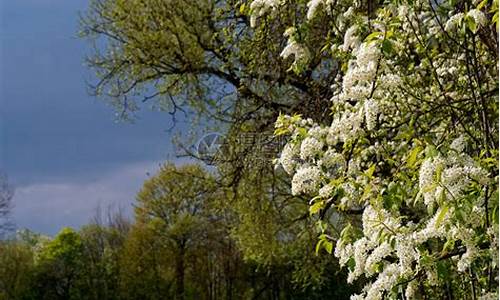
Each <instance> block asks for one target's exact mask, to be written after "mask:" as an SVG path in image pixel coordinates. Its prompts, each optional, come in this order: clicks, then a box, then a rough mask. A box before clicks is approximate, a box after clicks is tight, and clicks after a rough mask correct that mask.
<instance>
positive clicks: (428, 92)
mask: <svg viewBox="0 0 500 300" xmlns="http://www.w3.org/2000/svg"><path fill="white" fill-rule="evenodd" d="M242 9H243V10H245V9H247V10H248V12H249V14H250V16H251V18H250V21H251V25H252V26H253V27H254V28H255V30H256V32H262V31H265V30H266V28H268V27H269V26H272V24H273V21H274V22H289V24H287V25H288V26H289V28H288V29H287V30H286V31H285V32H284V33H283V34H284V36H286V37H287V38H288V43H287V44H286V46H285V47H284V49H283V51H282V53H281V56H282V58H283V59H285V60H286V61H289V63H290V66H291V67H290V70H289V71H290V72H293V73H295V74H301V73H303V72H307V71H308V70H311V68H312V66H313V65H314V61H313V60H314V57H318V56H321V57H329V58H330V59H331V62H332V64H331V65H332V68H334V69H336V71H337V72H336V76H335V80H334V83H333V85H332V86H331V89H332V91H333V97H331V105H330V107H328V108H325V110H326V109H328V111H329V112H330V113H331V118H324V119H327V120H328V121H326V122H318V121H313V119H315V120H318V118H317V116H304V117H303V116H301V115H281V116H280V117H279V118H278V120H277V122H276V132H275V133H276V135H288V136H290V139H289V142H288V143H287V144H286V146H285V147H284V149H283V151H282V153H281V156H280V158H279V159H277V163H278V165H279V166H281V167H282V168H283V169H284V171H286V173H288V174H289V175H290V176H292V186H291V188H292V193H293V194H295V195H307V196H309V198H310V202H309V205H310V213H311V215H313V216H314V217H316V218H317V220H318V227H319V228H320V230H321V235H320V238H319V242H318V245H317V249H318V250H319V249H321V248H325V249H326V250H327V251H328V252H334V255H335V256H336V257H338V258H339V260H340V263H341V265H342V266H345V267H347V268H348V270H349V277H348V281H349V282H353V281H355V280H359V279H362V280H364V281H365V282H367V284H366V285H365V287H364V289H363V290H362V291H360V293H359V294H357V295H353V296H352V297H351V299H387V298H403V299H415V298H417V299H419V298H423V299H428V298H432V299H434V298H446V299H455V298H465V299H471V298H472V299H477V298H482V299H488V298H489V297H491V299H493V298H494V299H496V298H497V297H498V296H497V293H498V287H497V286H498V277H497V273H498V251H497V250H498V76H497V74H498V64H497V61H498V40H497V30H498V1H496V0H495V1H491V0H484V1H462V0H450V1H437V0H408V1H406V0H401V1H395V0H394V1H385V2H381V1H378V2H373V1H367V2H363V1H344V0H312V1H308V2H304V1H284V0H255V1H253V2H251V4H250V6H249V8H246V7H243V8H242ZM290 10H295V11H296V14H295V18H285V17H283V15H284V14H285V12H289V11H290ZM325 27H326V29H327V34H326V35H323V39H322V40H318V39H317V38H314V39H311V37H312V36H315V37H317V34H316V35H315V32H317V31H318V30H322V31H324V30H325ZM306 117H311V118H306ZM331 223H335V226H331V225H330V226H328V224H331Z"/></svg>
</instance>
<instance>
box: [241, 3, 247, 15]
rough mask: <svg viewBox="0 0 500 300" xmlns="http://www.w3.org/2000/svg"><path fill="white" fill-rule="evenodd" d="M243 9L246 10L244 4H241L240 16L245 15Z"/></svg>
mask: <svg viewBox="0 0 500 300" xmlns="http://www.w3.org/2000/svg"><path fill="white" fill-rule="evenodd" d="M245 8H246V6H245V3H243V4H242V5H241V6H240V14H242V15H243V14H244V13H245Z"/></svg>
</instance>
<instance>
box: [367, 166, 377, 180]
mask: <svg viewBox="0 0 500 300" xmlns="http://www.w3.org/2000/svg"><path fill="white" fill-rule="evenodd" d="M374 172H375V164H372V165H371V166H370V167H369V168H368V170H366V171H365V175H366V176H367V177H368V178H370V179H371V178H372V177H373V173H374Z"/></svg>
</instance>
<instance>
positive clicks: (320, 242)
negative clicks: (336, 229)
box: [316, 240, 325, 254]
mask: <svg viewBox="0 0 500 300" xmlns="http://www.w3.org/2000/svg"><path fill="white" fill-rule="evenodd" d="M324 241H325V240H319V241H318V242H317V243H316V254H318V253H319V249H321V245H323V243H324Z"/></svg>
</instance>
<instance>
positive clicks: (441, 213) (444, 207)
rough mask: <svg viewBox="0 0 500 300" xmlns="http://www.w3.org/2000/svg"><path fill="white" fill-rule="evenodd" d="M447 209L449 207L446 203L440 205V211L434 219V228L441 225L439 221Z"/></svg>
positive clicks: (441, 220)
mask: <svg viewBox="0 0 500 300" xmlns="http://www.w3.org/2000/svg"><path fill="white" fill-rule="evenodd" d="M448 210H449V207H448V206H446V205H444V206H443V207H441V211H440V212H439V215H438V217H437V219H436V224H435V228H439V226H440V225H441V222H443V219H444V217H445V216H446V213H447V212H448Z"/></svg>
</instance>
